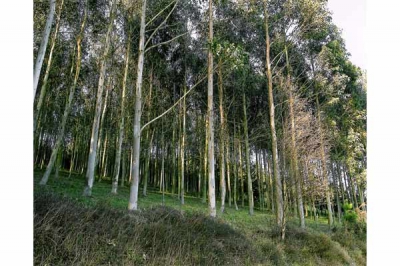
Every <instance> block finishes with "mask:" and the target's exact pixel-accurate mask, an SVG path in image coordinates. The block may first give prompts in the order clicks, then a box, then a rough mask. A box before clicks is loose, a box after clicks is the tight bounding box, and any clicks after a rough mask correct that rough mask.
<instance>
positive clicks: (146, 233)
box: [34, 192, 257, 265]
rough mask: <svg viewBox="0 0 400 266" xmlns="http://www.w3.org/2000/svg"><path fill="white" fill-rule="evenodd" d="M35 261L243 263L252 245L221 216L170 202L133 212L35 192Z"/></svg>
mask: <svg viewBox="0 0 400 266" xmlns="http://www.w3.org/2000/svg"><path fill="white" fill-rule="evenodd" d="M34 205H35V217H34V254H35V255H34V256H35V257H34V260H35V265H45V264H47V265H144V264H145V265H226V264H229V265H245V264H253V263H256V258H255V254H256V253H257V252H255V251H254V249H253V247H252V245H251V244H250V243H249V241H248V240H247V239H246V238H245V237H244V236H243V235H241V234H240V233H238V232H237V231H235V230H233V229H232V228H231V227H229V226H228V225H227V224H225V223H223V222H222V221H220V220H214V219H211V218H208V217H206V216H204V215H203V214H190V215H182V214H181V213H180V212H179V211H177V210H174V209H172V208H167V207H155V208H151V209H148V210H146V211H143V212H140V211H138V212H134V213H131V214H129V213H128V212H126V211H120V210H115V209H112V208H110V207H109V206H107V204H105V203H102V204H98V205H96V207H91V208H89V207H85V206H83V205H79V204H77V203H76V202H74V201H72V200H71V199H69V198H66V197H61V196H57V195H54V194H52V193H50V192H40V193H36V194H35V202H34Z"/></svg>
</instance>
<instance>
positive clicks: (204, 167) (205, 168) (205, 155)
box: [201, 118, 208, 203]
mask: <svg viewBox="0 0 400 266" xmlns="http://www.w3.org/2000/svg"><path fill="white" fill-rule="evenodd" d="M205 124H206V136H205V143H204V159H203V163H204V166H203V170H204V175H203V197H202V200H201V202H203V203H206V202H207V176H208V175H207V169H208V168H207V163H208V160H207V151H208V118H206V121H205Z"/></svg>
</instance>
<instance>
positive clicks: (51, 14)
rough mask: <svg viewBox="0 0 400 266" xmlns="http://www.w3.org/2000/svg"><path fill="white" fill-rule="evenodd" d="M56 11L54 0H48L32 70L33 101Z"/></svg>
mask: <svg viewBox="0 0 400 266" xmlns="http://www.w3.org/2000/svg"><path fill="white" fill-rule="evenodd" d="M55 11H56V0H50V9H49V14H48V15H47V20H46V26H45V27H44V30H43V35H42V41H41V42H40V47H39V52H38V55H37V57H36V62H35V68H34V70H33V100H34V101H35V96H36V89H37V85H38V83H39V77H40V71H41V70H42V65H43V59H44V56H45V54H46V49H47V42H48V41H49V35H50V31H51V25H52V24H53V18H54V13H55Z"/></svg>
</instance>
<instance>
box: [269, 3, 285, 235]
mask: <svg viewBox="0 0 400 266" xmlns="http://www.w3.org/2000/svg"><path fill="white" fill-rule="evenodd" d="M264 1H265V31H266V55H267V56H266V76H267V79H268V98H269V99H268V101H269V118H270V127H271V135H272V161H273V165H274V179H275V191H274V192H275V201H276V206H275V207H276V222H277V224H278V226H279V227H280V229H281V239H282V240H283V239H284V238H285V225H284V217H283V216H284V213H283V196H282V182H281V176H280V167H279V161H278V143H277V139H276V130H275V106H274V96H273V90H272V73H271V62H270V40H269V30H268V27H269V25H268V13H267V1H266V0H264Z"/></svg>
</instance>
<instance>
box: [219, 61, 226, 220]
mask: <svg viewBox="0 0 400 266" xmlns="http://www.w3.org/2000/svg"><path fill="white" fill-rule="evenodd" d="M218 94H219V114H220V120H221V124H220V129H219V133H220V135H219V161H220V162H219V163H220V168H219V169H220V190H221V213H223V212H224V209H225V197H226V184H225V146H224V145H225V139H224V138H225V134H224V132H225V124H224V106H223V87H222V60H221V58H219V61H218Z"/></svg>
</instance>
